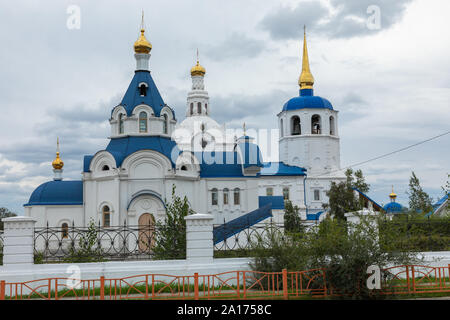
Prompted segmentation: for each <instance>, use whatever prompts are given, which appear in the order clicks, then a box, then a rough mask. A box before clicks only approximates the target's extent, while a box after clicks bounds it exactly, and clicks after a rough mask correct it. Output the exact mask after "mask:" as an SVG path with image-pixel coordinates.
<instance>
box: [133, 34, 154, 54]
mask: <svg viewBox="0 0 450 320" xmlns="http://www.w3.org/2000/svg"><path fill="white" fill-rule="evenodd" d="M144 32H145V29H144V28H142V29H141V35H140V36H139V39H137V40H136V42H135V43H134V52H136V53H150V51H151V50H152V44H151V43H150V42H149V41H148V40H147V39H146V38H145V35H144Z"/></svg>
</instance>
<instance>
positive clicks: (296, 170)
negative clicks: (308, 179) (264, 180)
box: [261, 162, 306, 176]
mask: <svg viewBox="0 0 450 320" xmlns="http://www.w3.org/2000/svg"><path fill="white" fill-rule="evenodd" d="M261 175H262V176H305V175H306V169H305V168H302V167H297V166H290V165H287V164H285V163H284V162H266V163H264V165H263V168H262V169H261Z"/></svg>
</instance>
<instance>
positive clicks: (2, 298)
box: [0, 280, 6, 300]
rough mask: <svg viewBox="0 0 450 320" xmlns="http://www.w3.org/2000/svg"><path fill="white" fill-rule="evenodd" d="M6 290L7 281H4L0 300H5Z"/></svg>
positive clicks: (1, 284)
mask: <svg viewBox="0 0 450 320" xmlns="http://www.w3.org/2000/svg"><path fill="white" fill-rule="evenodd" d="M5 288H6V281H5V280H2V281H1V282H0V300H5Z"/></svg>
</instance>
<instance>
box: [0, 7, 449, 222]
mask: <svg viewBox="0 0 450 320" xmlns="http://www.w3.org/2000/svg"><path fill="white" fill-rule="evenodd" d="M71 5H76V6H78V8H79V9H80V28H79V29H77V28H75V29H73V28H72V29H71V28H68V20H69V25H73V24H70V22H73V20H71V18H72V17H73V16H72V13H71V12H69V13H68V8H70V6H71ZM374 6H375V7H374ZM142 9H143V10H144V11H145V24H146V29H147V32H146V35H147V38H148V39H149V40H150V42H151V43H152V45H153V50H152V57H151V60H150V68H151V71H152V75H153V78H154V80H155V82H156V84H157V85H158V87H159V90H160V92H161V94H162V96H163V98H164V100H165V102H166V103H167V104H169V105H170V106H172V107H173V108H174V109H175V112H176V114H177V116H178V119H179V120H182V119H183V116H184V112H185V101H186V94H187V92H188V90H189V89H190V75H189V69H190V67H191V66H192V65H193V64H194V62H195V52H196V48H199V51H200V60H201V63H202V65H203V66H205V67H206V69H207V76H206V86H207V89H208V91H209V95H210V99H211V100H210V101H211V104H210V105H211V108H212V116H213V117H214V118H215V119H216V120H217V121H218V122H220V123H225V122H226V123H227V127H241V125H242V123H243V122H246V124H247V127H250V128H255V129H258V128H265V129H271V128H276V127H277V122H276V120H277V118H276V114H277V113H278V112H280V110H281V108H282V105H283V104H284V103H285V102H286V101H287V100H288V99H290V98H292V97H294V96H296V95H298V85H297V79H298V76H299V74H300V69H301V60H300V58H301V57H300V51H301V47H302V35H303V25H305V24H306V26H307V35H308V50H309V58H310V63H311V71H312V73H313V75H314V78H315V85H314V88H315V94H316V95H320V96H322V97H325V98H327V99H328V100H330V101H331V102H332V104H333V106H334V108H335V109H337V110H339V116H340V118H339V124H338V125H339V130H340V138H341V166H342V167H346V166H349V165H353V164H355V163H358V162H362V161H364V160H367V159H370V158H373V157H376V156H379V155H382V154H385V153H388V152H391V151H394V150H396V149H400V148H403V147H405V146H408V145H410V144H413V143H416V142H419V141H421V140H425V139H427V138H430V137H432V136H435V135H438V134H440V133H444V132H447V131H449V130H450V112H449V108H450V74H449V70H450V59H449V57H450V43H449V40H448V39H450V35H449V32H450V20H449V19H448V13H449V12H450V2H449V1H446V0H432V1H430V0H397V1H390V0H347V1H344V0H328V1H319V0H317V1H311V0H307V1H293V0H289V1H288V0H282V1H280V0H277V1H275V0H273V1H272V0H245V1H244V0H228V1H219V0H179V1H174V0H172V1H163V0H161V1H160V0H152V1H148V0H147V1H130V0H129V1H124V0H123V1H118V0H103V1H101V0H96V1H87V0H85V1H81V0H71V1H63V0H54V1H45V2H44V1H35V0H30V1H15V2H12V1H8V2H6V1H2V3H1V4H0V24H1V28H0V39H1V43H2V49H1V50H0V72H1V77H0V97H1V103H0V110H1V120H2V121H1V125H0V207H2V206H5V207H8V208H10V209H11V210H14V211H16V212H18V213H22V212H23V207H22V205H23V204H24V203H26V202H27V200H28V198H29V196H30V194H31V192H32V191H33V190H34V188H36V187H37V186H38V185H39V184H40V183H42V182H45V181H48V180H51V179H52V177H53V172H52V168H51V164H50V163H51V161H52V160H53V158H54V153H55V142H56V137H57V136H59V137H60V140H61V155H62V158H63V160H64V162H65V166H64V177H65V179H80V177H81V175H80V173H81V171H82V159H83V155H86V154H93V153H95V152H96V151H98V150H102V149H104V148H105V146H106V144H107V142H108V140H107V137H108V135H109V133H110V128H109V123H108V121H107V119H108V117H109V116H110V111H111V109H112V108H113V107H114V106H115V105H117V104H118V103H119V102H120V100H121V98H122V96H123V94H124V93H125V90H126V88H127V86H128V84H129V82H130V80H131V78H132V76H133V72H134V67H135V59H134V57H133V51H132V45H133V42H134V41H135V40H136V39H137V37H138V32H139V25H140V18H141V17H140V16H141V10H142ZM378 12H379V18H380V19H379V20H376V18H377V13H378ZM377 21H379V25H378V24H377ZM378 26H379V27H378ZM449 146H450V135H446V136H444V137H442V138H439V139H436V140H433V141H430V142H428V143H426V144H422V145H420V146H418V147H416V148H413V149H409V150H406V151H404V152H400V153H397V154H395V155H393V156H390V157H386V158H383V159H380V160H377V161H373V162H369V163H367V164H364V165H362V166H358V167H355V169H358V168H360V169H362V170H363V172H364V173H365V175H366V176H367V179H368V182H369V183H370V184H371V191H370V193H369V194H370V195H371V196H372V197H373V198H374V199H375V200H377V201H378V202H380V203H386V202H387V201H388V197H387V195H388V194H389V193H390V189H391V185H394V188H395V191H396V192H397V194H398V195H399V198H398V201H399V202H400V203H403V204H406V205H407V204H408V196H407V195H406V190H407V188H408V181H409V177H410V175H411V171H414V172H415V173H416V175H417V176H418V177H419V179H420V181H421V183H422V185H423V187H424V188H425V190H426V191H427V192H428V193H429V194H430V195H431V196H432V197H433V199H436V198H437V197H440V196H442V189H441V186H443V185H444V184H445V181H446V180H447V173H448V172H449V171H450V160H449V159H450V148H449Z"/></svg>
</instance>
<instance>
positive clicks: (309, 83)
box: [298, 27, 314, 90]
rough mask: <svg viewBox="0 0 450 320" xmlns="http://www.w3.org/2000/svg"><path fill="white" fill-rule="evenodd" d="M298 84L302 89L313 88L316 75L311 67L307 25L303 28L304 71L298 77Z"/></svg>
mask: <svg viewBox="0 0 450 320" xmlns="http://www.w3.org/2000/svg"><path fill="white" fill-rule="evenodd" d="M298 85H299V86H300V90H302V89H312V88H313V85H314V77H313V75H312V73H311V70H310V69H309V58H308V48H307V45H306V27H305V28H304V30H303V61H302V73H301V74H300V78H299V79H298Z"/></svg>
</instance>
